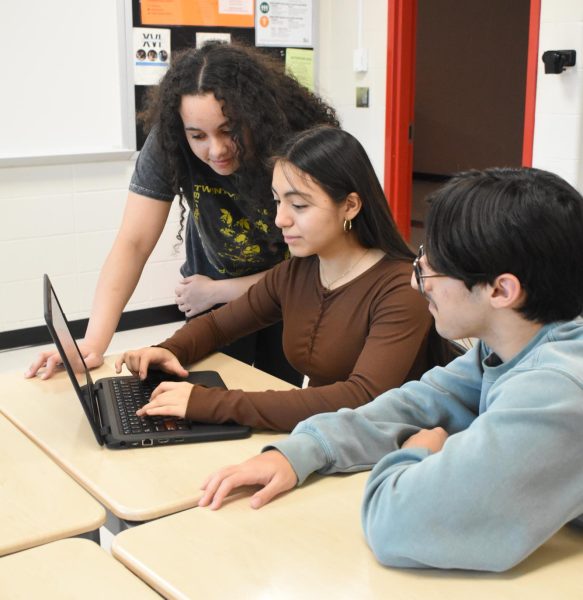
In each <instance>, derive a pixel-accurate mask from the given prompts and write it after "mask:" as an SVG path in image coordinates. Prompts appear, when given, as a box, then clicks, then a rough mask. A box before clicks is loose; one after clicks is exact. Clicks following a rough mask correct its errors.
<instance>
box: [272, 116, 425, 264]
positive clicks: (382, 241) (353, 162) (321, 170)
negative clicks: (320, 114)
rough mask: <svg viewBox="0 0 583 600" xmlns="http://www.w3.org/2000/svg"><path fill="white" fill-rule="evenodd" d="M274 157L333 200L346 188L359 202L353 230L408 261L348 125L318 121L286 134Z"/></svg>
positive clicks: (380, 190)
mask: <svg viewBox="0 0 583 600" xmlns="http://www.w3.org/2000/svg"><path fill="white" fill-rule="evenodd" d="M272 161H273V162H278V161H281V162H282V163H283V164H284V166H285V164H289V165H291V166H292V167H295V168H296V169H298V170H299V171H300V172H301V173H300V175H302V174H304V175H307V176H308V177H309V178H310V179H312V180H313V181H314V182H315V183H316V184H317V185H319V186H320V187H321V188H322V189H323V190H324V191H325V192H326V193H327V194H328V196H330V198H331V199H332V200H333V201H334V202H336V203H342V202H344V200H346V197H347V196H348V195H349V194H350V193H353V192H354V193H356V194H358V195H359V197H360V199H361V201H362V208H361V210H360V212H359V213H358V215H357V216H356V217H355V218H354V219H353V221H352V230H353V231H354V233H355V234H356V237H357V238H358V241H359V242H360V244H362V246H364V247H365V248H380V249H381V250H383V251H384V252H385V253H386V254H387V255H388V256H389V257H391V258H393V259H395V260H404V261H413V259H414V257H415V255H414V254H413V253H412V252H411V250H410V248H409V247H408V246H407V244H406V243H405V241H404V240H403V238H402V237H401V234H400V233H399V230H398V229H397V226H396V225H395V221H394V220H393V216H392V214H391V211H390V209H389V205H388V203H387V199H386V197H385V193H384V192H383V188H382V186H381V184H380V182H379V180H378V177H377V176H376V173H375V171H374V168H373V166H372V164H371V162H370V159H369V157H368V155H367V153H366V151H365V149H364V148H363V147H362V145H361V144H360V142H359V141H358V140H357V139H356V138H355V137H354V136H352V135H351V134H350V133H348V132H347V131H343V130H342V129H337V128H335V127H330V126H326V125H320V126H317V127H313V128H312V129H309V130H307V131H303V132H301V133H298V134H296V135H294V136H292V137H290V138H289V139H288V140H287V141H286V142H285V143H284V144H283V146H282V147H281V148H280V150H279V152H278V153H277V155H276V156H274V157H273V158H272Z"/></svg>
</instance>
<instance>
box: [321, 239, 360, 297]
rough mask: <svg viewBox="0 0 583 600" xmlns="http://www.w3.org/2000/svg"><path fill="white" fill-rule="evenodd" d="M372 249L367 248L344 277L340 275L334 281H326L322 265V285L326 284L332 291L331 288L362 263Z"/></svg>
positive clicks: (343, 274) (345, 272)
mask: <svg viewBox="0 0 583 600" xmlns="http://www.w3.org/2000/svg"><path fill="white" fill-rule="evenodd" d="M369 250H370V248H367V249H366V250H365V251H364V253H363V254H362V255H361V256H360V257H359V259H358V260H357V261H356V262H355V263H353V264H352V265H350V267H348V269H346V271H344V273H342V275H340V277H336V279H333V280H332V281H328V280H327V279H326V277H324V273H323V271H322V263H320V279H321V280H322V283H323V284H324V287H325V288H326V289H327V290H330V288H331V287H332V286H333V285H334V284H335V283H336V282H337V281H340V280H341V279H342V278H343V277H346V275H348V273H350V272H351V271H352V270H354V269H355V268H356V266H357V265H358V264H359V263H360V262H361V261H362V259H363V258H364V257H365V256H366V255H367V254H368V252H369Z"/></svg>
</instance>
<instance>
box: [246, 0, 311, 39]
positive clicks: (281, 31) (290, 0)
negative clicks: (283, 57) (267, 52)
mask: <svg viewBox="0 0 583 600" xmlns="http://www.w3.org/2000/svg"><path fill="white" fill-rule="evenodd" d="M255 45H256V46H278V47H296V48H312V47H313V41H312V0H255Z"/></svg>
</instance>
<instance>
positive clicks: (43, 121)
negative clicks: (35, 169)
mask: <svg viewBox="0 0 583 600" xmlns="http://www.w3.org/2000/svg"><path fill="white" fill-rule="evenodd" d="M2 22H3V23H2V38H3V40H2V41H3V43H2V47H3V50H4V52H3V60H2V68H1V70H0V73H1V76H0V90H1V92H0V166H3V165H6V164H8V163H10V164H14V162H15V160H16V161H17V164H19V163H18V161H21V162H24V163H26V162H27V159H28V160H29V161H30V162H38V161H39V160H40V161H41V162H42V161H43V159H45V158H46V159H50V158H58V157H61V158H68V157H81V156H85V157H89V158H95V156H96V155H101V154H110V155H111V154H116V153H118V154H121V155H128V154H131V153H132V152H133V151H134V150H135V147H136V146H135V109H134V93H133V90H134V84H133V71H132V64H133V63H132V60H131V57H130V52H128V46H130V48H131V45H130V44H128V40H131V23H132V19H131V0H50V1H47V0H27V1H23V2H6V4H5V5H4V7H3V9H2ZM35 159H36V160H35ZM48 162H51V160H48Z"/></svg>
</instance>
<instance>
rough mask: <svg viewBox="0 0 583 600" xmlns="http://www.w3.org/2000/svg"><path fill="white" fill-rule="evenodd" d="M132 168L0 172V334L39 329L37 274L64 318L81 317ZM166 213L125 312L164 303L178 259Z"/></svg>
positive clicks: (120, 164) (117, 164) (100, 165)
mask: <svg viewBox="0 0 583 600" xmlns="http://www.w3.org/2000/svg"><path fill="white" fill-rule="evenodd" d="M133 166H134V161H133V160H130V161H127V160H126V161H112V162H93V163H80V164H60V165H46V166H30V167H12V168H0V214H1V215H2V218H1V219H0V285H1V286H2V293H1V294H0V331H9V330H12V329H21V328H26V327H32V326H35V325H41V324H42V323H43V322H44V321H43V310H42V274H43V273H48V274H49V276H50V277H51V280H52V281H53V283H54V285H55V288H56V290H57V294H58V295H59V298H60V300H61V303H62V304H63V308H64V310H65V312H66V313H67V316H68V317H69V318H70V319H78V318H83V317H87V316H88V315H89V311H90V308H91V302H92V298H93V291H94V289H95V284H96V282H97V277H98V274H99V270H100V268H101V265H102V264H103V261H104V260H105V257H106V256H107V253H108V252H109V249H110V248H111V245H112V242H113V239H114V237H115V234H116V232H117V230H118V227H119V224H120V222H121V217H122V213H123V209H124V204H125V199H126V195H127V188H128V182H129V180H130V177H131V174H132V171H133ZM177 230H178V210H175V211H173V213H171V217H170V219H169V222H168V224H167V226H166V229H165V230H164V234H163V236H162V238H161V239H160V242H159V243H158V245H157V247H156V249H155V251H154V253H153V255H152V257H151V258H150V261H149V263H148V264H147V266H146V268H145V270H144V275H143V277H142V279H141V281H140V284H139V285H138V287H137V289H136V291H135V293H134V295H133V296H132V298H131V300H130V303H129V305H128V309H129V310H135V309H139V308H146V307H151V306H160V305H164V304H171V303H172V302H173V301H174V296H173V290H174V287H175V283H176V278H177V274H178V268H179V266H180V264H182V261H183V253H182V252H180V253H179V254H178V255H175V254H174V250H173V247H172V246H173V241H172V239H173V237H174V236H175V235H176V231H177Z"/></svg>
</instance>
